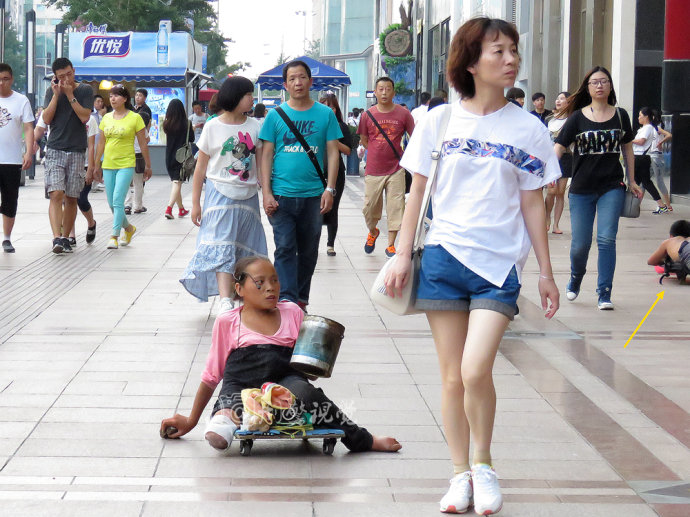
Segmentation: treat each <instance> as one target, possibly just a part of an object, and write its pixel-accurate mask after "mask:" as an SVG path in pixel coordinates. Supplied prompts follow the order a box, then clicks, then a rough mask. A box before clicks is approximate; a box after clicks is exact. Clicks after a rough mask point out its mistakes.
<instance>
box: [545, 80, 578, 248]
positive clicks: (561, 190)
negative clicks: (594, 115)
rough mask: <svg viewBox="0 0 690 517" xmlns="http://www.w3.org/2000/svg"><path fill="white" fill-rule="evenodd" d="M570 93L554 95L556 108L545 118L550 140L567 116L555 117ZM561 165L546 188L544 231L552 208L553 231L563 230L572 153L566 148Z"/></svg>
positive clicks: (558, 232) (571, 172)
mask: <svg viewBox="0 0 690 517" xmlns="http://www.w3.org/2000/svg"><path fill="white" fill-rule="evenodd" d="M569 96H570V94H569V93H568V92H561V93H559V94H558V96H557V97H556V110H555V111H554V112H553V113H552V114H551V115H549V116H548V117H547V118H546V127H547V128H548V129H549V133H551V140H553V141H555V140H556V137H557V136H558V133H559V132H560V131H561V128H562V127H563V124H565V121H566V120H567V119H568V117H565V116H561V117H556V115H557V114H558V112H559V111H560V109H561V108H563V106H565V104H566V101H567V100H568V97H569ZM558 164H559V165H560V167H561V177H560V178H559V179H558V181H556V182H554V183H551V184H550V185H549V187H548V189H547V190H546V199H545V200H544V204H545V206H546V231H547V232H548V231H549V229H550V228H551V225H550V223H551V211H552V210H553V229H552V231H553V233H555V234H557V235H560V234H562V233H563V231H562V230H561V228H560V226H559V225H560V222H561V216H562V215H563V207H564V206H565V189H566V188H567V186H568V178H570V177H572V175H573V153H572V152H571V151H570V150H568V151H566V152H565V153H563V156H562V157H561V159H560V160H558Z"/></svg>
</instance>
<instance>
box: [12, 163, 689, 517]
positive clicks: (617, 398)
mask: <svg viewBox="0 0 690 517" xmlns="http://www.w3.org/2000/svg"><path fill="white" fill-rule="evenodd" d="M41 174H42V171H41V169H40V168H39V178H40V177H41ZM190 190H191V189H190V187H189V186H185V187H184V188H183V195H184V196H185V202H189V193H190ZM168 193H169V181H168V180H167V178H164V177H154V178H153V179H152V181H151V182H149V183H148V184H147V186H146V193H145V204H146V206H147V207H148V209H149V210H148V212H147V213H146V214H140V215H133V216H131V222H132V223H133V224H135V225H136V226H137V228H138V231H137V234H136V236H135V237H134V239H133V241H132V243H131V245H130V246H129V247H127V248H121V249H119V250H106V249H105V246H106V242H107V237H108V234H109V231H108V230H109V226H110V224H111V220H112V218H111V216H110V214H109V211H108V209H107V205H106V202H105V194H104V193H96V194H92V195H91V201H92V204H93V205H94V210H95V212H96V218H97V221H98V232H99V233H98V238H97V240H96V242H95V243H94V244H93V245H91V246H87V245H86V244H85V243H84V233H85V231H86V223H85V222H84V219H83V218H81V216H78V220H77V229H78V241H79V244H78V246H77V249H76V252H75V253H74V254H73V255H71V256H55V255H53V254H52V253H50V241H51V235H50V233H49V225H48V217H47V201H46V200H45V199H44V198H43V186H42V182H41V181H28V182H27V186H26V187H23V188H22V189H21V191H20V204H19V216H18V218H17V225H16V229H15V234H14V238H13V243H14V245H15V247H16V249H17V253H15V254H14V255H8V254H2V255H0V293H1V294H2V299H3V300H4V303H3V305H2V307H0V500H2V501H1V502H0V514H1V515H3V516H4V515H7V516H15V515H16V516H25V515H29V516H34V515H45V516H51V517H53V516H56V515H65V516H75V515H78V516H89V517H90V516H93V515H99V516H101V517H103V516H111V515H112V516H117V517H128V516H147V517H148V516H158V515H160V516H163V515H166V516H168V515H184V516H191V515H199V516H204V517H211V516H216V515H217V516H227V515H247V516H251V517H255V516H264V515H265V516H276V515H280V516H282V517H289V516H305V517H306V516H324V517H325V516H328V517H337V516H341V515H342V516H346V515H347V516H358V517H359V516H377V517H378V516H387V515H390V516H393V515H395V516H396V517H398V516H415V517H417V516H422V515H430V516H433V515H438V500H439V499H440V497H441V495H442V494H443V493H444V491H445V489H446V486H447V482H448V478H449V476H450V475H451V465H450V461H449V459H448V451H447V447H446V444H445V442H444V436H443V432H442V427H441V417H440V401H439V395H440V385H439V377H438V366H437V363H436V355H435V352H434V347H433V342H432V339H431V335H430V332H429V328H428V325H427V324H426V320H425V319H424V317H423V316H410V317H396V316H393V315H391V314H389V313H386V312H385V311H384V310H382V309H378V308H377V307H376V306H374V305H373V304H372V303H371V301H370V299H369V297H368V294H367V293H368V288H369V286H370V285H371V283H372V281H373V279H374V277H375V275H376V273H377V271H378V270H379V268H380V267H381V265H382V264H383V263H384V261H385V256H384V254H383V248H382V247H380V248H377V249H376V251H375V252H374V253H373V254H372V255H365V254H364V252H363V250H362V247H363V244H364V238H365V236H366V229H365V227H364V222H363V217H362V215H361V205H362V196H363V182H362V180H361V179H360V178H355V179H351V178H349V177H348V182H347V189H346V192H345V195H344V197H343V200H342V203H341V208H340V221H341V223H340V224H341V228H340V232H339V235H338V240H337V242H336V250H337V252H338V255H337V256H336V257H327V256H326V254H325V242H324V243H322V254H321V255H320V257H319V263H318V267H317V273H316V275H315V277H314V283H313V288H312V303H311V305H310V307H309V309H310V312H311V313H312V314H320V315H324V316H328V317H330V318H333V319H335V320H337V321H339V322H341V323H342V324H344V325H345V327H346V329H347V330H346V335H345V340H344V342H343V346H342V348H341V351H340V356H339V358H338V362H337V364H336V367H335V371H334V376H333V377H332V378H331V379H326V380H323V381H320V382H319V384H320V385H321V386H323V388H324V390H325V391H326V392H327V393H328V394H329V395H330V396H331V397H332V398H333V399H335V400H336V402H338V403H339V404H340V405H341V407H343V408H344V409H346V410H347V412H348V413H349V415H350V416H351V417H352V418H353V419H354V420H356V421H357V422H358V423H360V424H362V425H364V426H366V427H367V428H368V429H370V430H371V431H372V432H374V433H377V434H390V435H393V436H395V437H397V438H398V439H399V440H400V441H401V443H402V444H403V449H402V451H400V452H399V453H397V454H384V453H366V454H349V453H348V452H347V450H346V449H345V447H344V446H342V445H338V446H337V447H336V451H335V454H334V455H333V456H332V457H328V456H324V455H322V454H321V447H320V444H319V445H318V446H316V444H309V445H307V444H302V443H301V442H256V443H255V445H254V448H253V451H252V455H251V457H249V458H245V457H241V456H240V455H239V447H238V445H237V444H236V443H234V444H233V445H232V448H231V451H230V452H229V454H227V455H223V454H219V453H217V452H216V451H214V450H212V449H211V448H210V447H209V446H208V445H207V444H206V443H205V441H204V440H203V432H202V431H203V427H202V426H199V427H198V428H197V429H195V430H194V431H193V432H192V433H190V434H189V435H188V436H186V437H185V438H184V439H182V440H174V441H164V440H162V439H160V438H159V437H158V428H159V423H160V421H161V419H163V418H164V417H167V416H170V415H172V414H173V413H174V412H175V411H181V412H187V411H189V409H190V407H191V405H192V402H193V397H194V394H195V393H196V389H197V387H198V385H199V376H200V373H201V371H202V369H203V365H204V362H205V358H206V354H207V351H208V348H209V345H210V334H211V328H212V325H213V320H214V317H215V314H216V311H217V301H214V302H212V303H208V304H200V303H197V302H196V301H194V299H193V298H192V297H191V296H190V295H189V294H187V293H186V291H184V289H183V288H182V286H181V285H180V284H179V282H178V278H179V276H180V274H181V272H182V269H183V268H184V266H185V265H186V262H187V260H188V259H189V258H190V256H191V254H192V251H193V249H194V245H195V238H196V229H195V227H194V226H193V225H192V224H191V222H190V221H189V218H185V219H183V220H179V219H175V220H173V221H168V220H166V219H164V218H163V215H162V214H163V209H164V206H165V204H166V201H167V198H168ZM652 208H653V206H652V204H651V202H650V201H645V202H644V203H643V214H642V216H641V217H640V218H639V219H637V220H621V231H620V234H619V241H618V249H619V260H618V266H617V272H616V280H615V284H614V290H613V301H614V302H615V304H616V310H615V311H613V312H600V311H598V310H597V309H596V295H595V293H594V288H595V283H596V275H595V270H596V250H593V251H592V256H591V257H590V262H589V264H590V269H591V272H590V274H588V275H587V276H586V278H585V281H584V283H583V289H582V293H581V295H580V297H579V298H578V299H577V300H576V301H575V302H572V303H571V302H568V301H567V300H566V299H565V295H564V292H563V291H562V296H563V300H562V303H563V307H562V309H561V310H560V311H559V313H558V314H557V317H556V319H554V320H553V321H551V322H548V321H546V320H545V319H544V318H543V317H542V314H541V310H540V309H539V308H538V306H537V304H538V294H537V292H536V284H537V273H536V272H537V268H536V262H535V261H534V259H530V261H529V262H528V265H527V269H526V272H525V274H524V278H523V282H524V286H523V295H522V298H521V300H520V302H519V305H520V310H521V316H520V317H519V318H517V319H516V320H515V322H513V323H512V324H511V326H510V330H509V332H508V334H507V335H506V338H505V340H504V341H503V343H502V345H501V353H500V354H499V356H498V358H497V361H496V368H495V380H496V387H497V393H498V398H499V400H498V413H497V418H496V428H495V440H494V446H493V456H494V459H495V467H496V469H497V471H498V473H499V475H500V477H501V478H502V481H501V485H502V486H503V488H504V494H505V500H506V503H505V505H504V508H503V510H502V511H501V513H500V514H499V515H504V516H506V517H507V516H512V517H521V516H529V517H535V516H559V517H570V516H573V517H574V516H578V517H581V516H586V517H589V516H609V515H616V516H618V515H621V516H631V517H646V516H653V515H660V516H662V517H679V516H684V517H687V516H688V515H690V495H689V494H690V492H689V488H690V449H689V448H690V414H689V413H690V389H689V388H690V376H688V373H687V370H688V365H689V364H690V349H689V347H688V342H689V338H690V327H689V326H688V310H687V305H688V304H687V301H688V297H689V296H690V286H680V285H678V283H677V281H675V280H666V281H665V283H664V286H663V287H660V286H659V284H658V276H657V275H656V274H655V273H654V272H653V271H652V269H651V268H649V267H648V266H646V265H645V263H646V258H647V256H648V255H649V254H651V252H652V251H653V250H654V249H655V248H656V246H657V243H658V242H659V241H660V240H661V239H663V238H664V237H665V236H666V235H667V232H668V226H669V225H670V224H671V222H672V221H673V220H674V219H676V218H686V219H690V208H688V207H683V206H682V205H677V206H676V211H675V212H674V214H673V215H661V216H653V215H652V214H651V213H650V212H651V209H652ZM265 228H266V232H267V236H268V240H269V242H271V243H272V234H271V229H270V226H269V225H268V224H267V223H266V224H265ZM562 228H563V230H564V231H565V235H562V236H556V235H550V237H549V239H550V245H551V249H552V256H553V262H554V268H555V273H556V280H557V284H558V285H559V287H560V288H561V289H562V290H563V289H564V287H565V284H566V281H567V277H568V269H569V261H568V250H569V234H570V226H569V223H568V213H567V211H566V213H565V214H564V218H563V224H562ZM324 233H325V232H324ZM595 247H596V246H595ZM661 290H664V291H665V296H664V298H663V300H661V301H660V302H659V303H658V304H657V306H656V308H655V309H654V311H653V312H652V313H651V314H650V316H649V317H648V318H647V320H646V322H645V323H644V325H643V326H642V327H641V329H640V331H639V332H638V333H637V335H636V337H635V338H634V339H633V340H632V342H631V343H630V345H629V346H628V347H627V348H626V349H623V344H624V343H625V341H626V340H627V338H628V337H629V335H630V334H631V333H632V331H633V330H634V329H635V327H636V326H637V324H638V323H639V321H640V319H641V318H642V317H643V316H644V314H645V313H646V312H647V310H648V309H649V307H650V306H651V304H652V303H653V302H654V300H655V299H656V295H657V293H659V292H660V291H661Z"/></svg>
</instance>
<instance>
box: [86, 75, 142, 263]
mask: <svg viewBox="0 0 690 517" xmlns="http://www.w3.org/2000/svg"><path fill="white" fill-rule="evenodd" d="M110 105H111V106H112V108H113V111H112V112H110V113H107V114H105V115H104V116H103V118H102V119H101V123H100V125H99V126H98V127H99V129H100V135H99V138H98V149H97V150H96V159H95V162H96V167H97V170H96V175H97V177H102V179H103V180H104V183H105V191H106V195H107V197H108V205H110V209H111V210H112V212H113V233H112V235H111V237H110V240H109V241H108V249H117V247H118V237H119V236H120V229H121V228H123V227H124V229H125V236H124V237H123V238H122V239H121V240H120V244H122V245H123V246H126V245H127V244H129V242H130V241H131V240H132V236H133V235H134V232H135V231H136V230H137V229H136V227H135V226H134V225H133V224H130V223H129V221H127V217H125V197H126V196H127V191H128V190H129V184H130V183H131V182H132V176H133V175H134V166H135V163H136V158H135V156H134V138H135V137H136V138H137V140H138V142H139V146H140V147H141V154H143V155H144V161H145V162H146V169H144V175H145V176H146V175H148V176H149V177H150V176H151V158H150V157H149V148H148V145H147V144H146V132H145V130H144V127H145V126H144V121H143V120H142V118H141V117H140V116H139V115H138V114H137V113H134V111H133V107H132V104H131V102H130V95H129V91H127V88H125V87H124V86H123V85H121V84H116V85H115V86H113V87H112V88H111V89H110ZM104 153H105V154H104ZM101 157H103V162H102V163H101Z"/></svg>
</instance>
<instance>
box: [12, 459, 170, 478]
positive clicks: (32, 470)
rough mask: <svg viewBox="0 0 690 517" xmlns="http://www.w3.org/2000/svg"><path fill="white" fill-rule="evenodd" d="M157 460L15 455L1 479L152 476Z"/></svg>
mask: <svg viewBox="0 0 690 517" xmlns="http://www.w3.org/2000/svg"><path fill="white" fill-rule="evenodd" d="M156 462H157V458H103V457H97V456H90V457H85V458H75V457H55V456H50V457H48V456H41V457H27V456H23V457H20V456H15V457H13V458H12V459H10V461H9V462H8V463H7V465H6V466H5V468H4V469H3V470H2V472H0V476H29V475H32V476H150V475H153V472H154V469H155V467H156Z"/></svg>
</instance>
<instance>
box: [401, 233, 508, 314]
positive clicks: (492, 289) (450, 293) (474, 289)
mask: <svg viewBox="0 0 690 517" xmlns="http://www.w3.org/2000/svg"><path fill="white" fill-rule="evenodd" d="M519 294H520V282H519V281H518V275H517V270H516V269H515V266H513V269H511V270H510V273H509V274H508V278H506V280H505V282H504V283H503V286H501V287H496V286H495V285H494V284H492V283H491V282H489V281H488V280H485V279H484V278H482V277H481V276H479V275H478V274H476V273H475V272H473V271H472V270H470V269H469V268H467V267H466V266H464V265H463V264H462V263H461V262H460V261H458V260H457V259H456V258H455V257H453V256H452V255H451V254H450V253H448V252H447V251H446V250H445V249H444V248H443V247H442V246H440V245H432V246H426V247H425V248H424V253H423V254H422V266H421V269H420V272H419V286H418V287H417V301H416V303H415V307H416V308H417V309H419V310H423V311H464V312H467V311H472V310H474V309H486V310H490V311H495V312H499V313H501V314H504V315H505V316H507V317H508V319H510V320H512V319H513V318H514V317H515V308H516V305H515V304H516V302H517V299H518V295H519Z"/></svg>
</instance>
